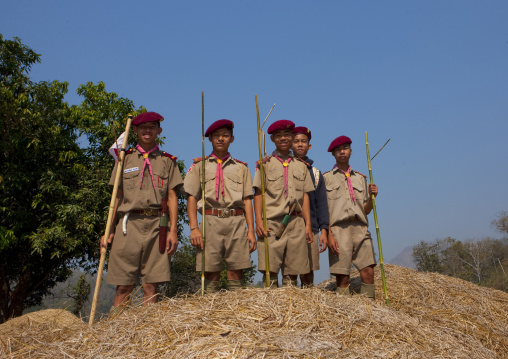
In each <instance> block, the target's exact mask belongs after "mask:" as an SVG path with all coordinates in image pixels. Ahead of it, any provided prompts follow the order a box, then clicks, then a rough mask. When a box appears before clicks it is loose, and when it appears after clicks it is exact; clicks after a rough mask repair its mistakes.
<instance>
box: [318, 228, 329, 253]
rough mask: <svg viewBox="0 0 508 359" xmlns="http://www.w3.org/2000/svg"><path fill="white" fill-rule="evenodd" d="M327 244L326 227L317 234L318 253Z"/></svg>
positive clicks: (324, 248) (322, 250) (323, 249)
mask: <svg viewBox="0 0 508 359" xmlns="http://www.w3.org/2000/svg"><path fill="white" fill-rule="evenodd" d="M327 246H328V234H327V233H326V229H322V230H321V233H320V234H319V253H323V252H324V251H325V250H326V247H327Z"/></svg>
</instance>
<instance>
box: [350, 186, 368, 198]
mask: <svg viewBox="0 0 508 359" xmlns="http://www.w3.org/2000/svg"><path fill="white" fill-rule="evenodd" d="M353 190H354V192H355V199H356V200H357V201H359V202H363V201H365V196H366V193H365V190H364V188H363V186H361V187H360V186H358V185H353Z"/></svg>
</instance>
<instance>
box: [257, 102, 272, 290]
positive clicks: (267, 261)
mask: <svg viewBox="0 0 508 359" xmlns="http://www.w3.org/2000/svg"><path fill="white" fill-rule="evenodd" d="M256 115H257V121H258V122H257V127H258V147H259V176H260V178H261V200H262V213H263V229H264V230H265V232H268V223H267V221H266V204H265V170H264V165H263V149H262V145H261V137H262V133H261V123H260V122H261V121H260V120H259V104H258V95H256ZM263 142H264V141H263ZM264 242H265V280H266V288H270V256H269V253H270V251H269V250H268V237H265V238H264Z"/></svg>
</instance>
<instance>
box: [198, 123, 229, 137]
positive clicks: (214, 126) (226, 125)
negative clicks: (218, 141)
mask: <svg viewBox="0 0 508 359" xmlns="http://www.w3.org/2000/svg"><path fill="white" fill-rule="evenodd" d="M233 127H235V124H234V123H233V121H229V120H226V119H222V120H218V121H215V122H214V123H212V124H211V125H210V127H208V129H207V130H206V132H205V136H206V137H208V136H210V135H211V134H212V133H213V131H215V130H218V129H219V128H229V129H230V130H232V129H233Z"/></svg>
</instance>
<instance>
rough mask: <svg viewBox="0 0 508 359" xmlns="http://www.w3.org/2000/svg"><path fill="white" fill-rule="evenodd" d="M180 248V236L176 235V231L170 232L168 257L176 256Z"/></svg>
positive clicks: (167, 247)
mask: <svg viewBox="0 0 508 359" xmlns="http://www.w3.org/2000/svg"><path fill="white" fill-rule="evenodd" d="M177 248H178V236H177V234H176V231H171V230H170V231H169V233H168V234H167V235H166V252H167V253H168V256H170V257H171V256H172V255H173V254H175V252H176V249H177Z"/></svg>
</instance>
